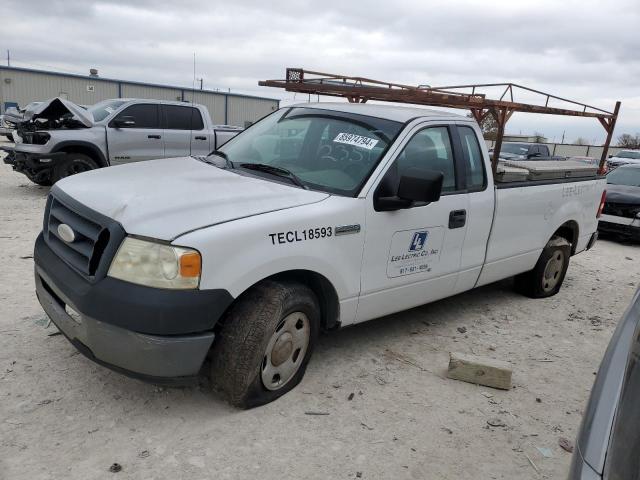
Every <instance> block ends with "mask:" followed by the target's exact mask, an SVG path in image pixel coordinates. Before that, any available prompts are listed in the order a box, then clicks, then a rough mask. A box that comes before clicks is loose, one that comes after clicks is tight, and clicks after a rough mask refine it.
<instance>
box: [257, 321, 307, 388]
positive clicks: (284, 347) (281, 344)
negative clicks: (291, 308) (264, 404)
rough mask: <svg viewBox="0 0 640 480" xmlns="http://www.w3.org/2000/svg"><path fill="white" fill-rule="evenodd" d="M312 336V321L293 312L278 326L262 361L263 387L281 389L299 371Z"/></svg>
mask: <svg viewBox="0 0 640 480" xmlns="http://www.w3.org/2000/svg"><path fill="white" fill-rule="evenodd" d="M310 333H311V327H310V323H309V318H308V317H307V316H306V315H305V314H304V313H302V312H293V313H291V314H289V315H287V316H286V317H285V318H283V319H282V320H281V321H280V323H278V326H277V327H276V329H275V331H274V332H273V334H272V335H271V338H270V339H269V343H268V344H267V348H266V350H265V354H264V357H263V359H262V369H261V376H262V384H263V385H264V387H265V388H266V389H267V390H279V389H281V388H282V387H284V386H285V385H286V384H287V382H289V380H291V379H292V378H293V376H294V375H295V374H296V372H297V371H298V370H299V369H300V365H302V362H303V360H304V357H305V355H306V353H307V348H308V347H309V336H310Z"/></svg>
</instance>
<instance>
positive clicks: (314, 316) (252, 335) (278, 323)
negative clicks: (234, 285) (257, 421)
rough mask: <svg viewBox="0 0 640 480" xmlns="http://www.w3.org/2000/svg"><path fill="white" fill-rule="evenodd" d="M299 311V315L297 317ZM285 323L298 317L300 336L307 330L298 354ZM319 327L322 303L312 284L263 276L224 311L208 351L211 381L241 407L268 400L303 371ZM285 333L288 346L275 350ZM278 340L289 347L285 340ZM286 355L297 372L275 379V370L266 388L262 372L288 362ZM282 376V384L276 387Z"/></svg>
mask: <svg viewBox="0 0 640 480" xmlns="http://www.w3.org/2000/svg"><path fill="white" fill-rule="evenodd" d="M301 314H303V315H301ZM298 316H300V317H301V318H300V319H299V320H296V317H298ZM303 316H304V317H306V320H304V319H303V318H302V317H303ZM303 320H304V321H303ZM307 320H308V322H307ZM285 322H287V323H290V322H296V323H295V325H294V328H296V329H297V328H298V325H299V324H300V322H302V323H303V325H305V330H304V336H305V337H306V336H307V334H308V343H307V345H306V348H304V349H302V348H299V349H298V350H297V351H298V353H297V354H296V350H295V349H296V348H297V347H296V342H295V340H294V341H289V340H288V338H285V337H286V335H288V332H287V331H285V327H284V324H285ZM307 327H308V331H307ZM319 330H320V308H319V305H318V300H317V298H316V296H315V294H314V293H313V291H311V289H309V288H308V287H306V286H305V285H301V284H298V283H294V282H288V281H287V282H284V281H283V282H280V281H272V280H267V281H264V282H262V283H260V284H258V285H256V286H254V287H252V288H251V289H250V290H249V291H247V292H246V293H244V294H243V295H242V296H241V297H240V298H239V299H238V301H237V302H236V303H235V304H234V305H233V306H232V307H231V309H230V311H229V312H228V313H227V315H226V316H225V319H224V323H223V327H222V330H221V331H220V332H219V334H218V336H217V337H216V340H215V342H214V345H213V349H212V352H211V380H212V383H213V384H214V386H216V387H217V388H218V389H219V390H220V391H221V392H222V394H223V395H224V396H225V397H226V399H227V400H228V401H229V403H231V404H232V405H234V406H236V407H239V408H252V407H257V406H259V405H264V404H265V403H269V402H272V401H273V400H275V399H277V398H278V397H280V396H282V395H284V394H285V393H287V392H288V391H289V390H291V389H292V388H293V387H295V386H296V385H297V384H298V383H299V382H300V380H301V379H302V377H303V376H304V373H305V370H306V367H307V363H308V362H309V358H311V353H312V352H313V348H314V346H315V343H316V341H317V338H318V332H319ZM278 332H280V333H278ZM274 338H277V340H275V344H274V343H272V342H274V340H273V339H274ZM283 338H285V342H287V341H289V343H290V344H291V346H290V348H285V349H284V350H283V348H282V347H281V348H280V349H279V350H277V349H276V345H278V344H279V343H278V342H280V340H281V339H283ZM280 345H284V346H285V347H287V343H282V342H281V343H280ZM271 346H273V348H271ZM276 350H277V351H276ZM289 350H291V354H290V355H289V357H288V360H282V361H281V365H280V366H274V365H273V363H272V358H275V356H278V357H279V358H280V359H282V358H283V355H281V353H282V352H283V351H289ZM274 352H276V353H277V355H276V353H274ZM301 352H302V353H301ZM274 355H275V356H274ZM300 358H302V360H300ZM289 360H291V362H292V365H294V366H295V368H296V370H295V372H293V373H291V374H290V375H291V376H289V377H288V379H284V378H283V379H280V378H279V377H278V379H276V375H274V376H273V377H268V378H270V381H271V382H274V383H272V384H271V385H270V386H271V388H270V389H269V388H267V386H266V384H265V381H264V378H263V377H264V376H265V375H267V376H268V375H270V373H269V372H271V371H275V370H274V369H277V368H280V367H283V366H284V367H286V366H288V365H289V363H288V362H289ZM277 361H278V360H276V363H277ZM291 368H293V367H291ZM280 380H281V381H282V385H280V386H278V381H280Z"/></svg>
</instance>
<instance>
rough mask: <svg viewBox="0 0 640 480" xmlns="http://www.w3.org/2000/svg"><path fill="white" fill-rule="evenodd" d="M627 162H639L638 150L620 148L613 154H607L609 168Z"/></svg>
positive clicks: (639, 152) (639, 151) (639, 154)
mask: <svg viewBox="0 0 640 480" xmlns="http://www.w3.org/2000/svg"><path fill="white" fill-rule="evenodd" d="M627 163H640V150H620V151H619V152H618V153H616V154H615V155H611V156H609V159H608V160H607V166H608V167H609V170H613V169H614V168H617V167H619V166H620V165H626V164H627Z"/></svg>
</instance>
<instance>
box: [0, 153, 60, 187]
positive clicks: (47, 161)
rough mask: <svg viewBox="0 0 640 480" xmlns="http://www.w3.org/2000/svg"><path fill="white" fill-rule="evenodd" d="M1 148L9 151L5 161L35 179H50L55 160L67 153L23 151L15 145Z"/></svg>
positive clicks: (17, 170)
mask: <svg viewBox="0 0 640 480" xmlns="http://www.w3.org/2000/svg"><path fill="white" fill-rule="evenodd" d="M0 150H3V151H5V152H7V155H6V156H5V157H4V163H6V164H7V165H11V166H12V167H13V169H14V170H15V171H16V172H20V173H24V174H25V175H26V176H27V177H29V178H30V179H32V180H34V181H42V180H46V179H49V178H50V173H51V167H52V165H53V163H54V161H55V160H56V159H59V158H62V157H64V156H66V155H67V153H65V152H54V153H36V152H21V151H17V150H16V149H15V147H13V148H12V147H1V148H0Z"/></svg>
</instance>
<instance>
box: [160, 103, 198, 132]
mask: <svg viewBox="0 0 640 480" xmlns="http://www.w3.org/2000/svg"><path fill="white" fill-rule="evenodd" d="M163 108H164V114H165V127H164V128H166V129H168V130H202V129H203V128H204V123H203V122H202V115H200V111H199V110H198V109H197V108H193V107H181V106H179V105H164V107H163Z"/></svg>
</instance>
